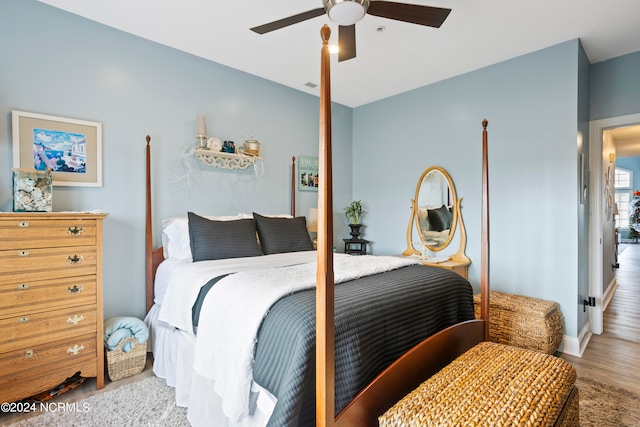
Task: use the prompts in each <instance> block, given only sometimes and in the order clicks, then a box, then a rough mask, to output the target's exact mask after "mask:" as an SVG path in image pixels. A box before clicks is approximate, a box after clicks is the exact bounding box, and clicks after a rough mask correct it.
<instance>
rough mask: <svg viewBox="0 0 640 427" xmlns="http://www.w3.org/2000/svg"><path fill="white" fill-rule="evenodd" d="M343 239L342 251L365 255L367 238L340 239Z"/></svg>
mask: <svg viewBox="0 0 640 427" xmlns="http://www.w3.org/2000/svg"><path fill="white" fill-rule="evenodd" d="M342 240H344V253H345V254H349V255H366V254H367V244H368V243H369V241H368V240H365V239H358V238H352V239H342Z"/></svg>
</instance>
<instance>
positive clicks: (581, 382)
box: [576, 378, 640, 427]
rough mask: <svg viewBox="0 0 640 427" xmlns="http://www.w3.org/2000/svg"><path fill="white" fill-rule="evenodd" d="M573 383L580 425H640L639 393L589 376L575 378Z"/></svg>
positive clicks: (598, 426)
mask: <svg viewBox="0 0 640 427" xmlns="http://www.w3.org/2000/svg"><path fill="white" fill-rule="evenodd" d="M576 384H577V385H578V392H579V393H580V427H591V426H594V427H595V426H597V427H609V426H610V427H635V426H640V396H638V395H636V394H634V393H631V392H628V391H626V390H623V389H620V388H617V387H612V386H610V385H607V384H602V383H600V382H598V381H596V380H593V379H591V378H578V381H577V383H576Z"/></svg>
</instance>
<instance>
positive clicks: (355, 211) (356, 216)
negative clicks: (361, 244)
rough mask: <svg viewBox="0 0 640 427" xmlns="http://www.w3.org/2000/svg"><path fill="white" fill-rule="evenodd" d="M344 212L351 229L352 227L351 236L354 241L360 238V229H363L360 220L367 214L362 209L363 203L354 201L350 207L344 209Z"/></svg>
mask: <svg viewBox="0 0 640 427" xmlns="http://www.w3.org/2000/svg"><path fill="white" fill-rule="evenodd" d="M344 212H345V214H346V215H347V219H348V220H349V227H351V236H353V238H354V239H357V238H358V236H360V228H361V227H362V224H360V219H361V218H362V217H363V216H364V214H365V213H366V211H365V210H364V208H363V207H362V201H361V200H354V201H352V202H351V204H350V205H349V206H347V207H346V208H344Z"/></svg>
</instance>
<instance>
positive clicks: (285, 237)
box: [253, 212, 313, 255]
mask: <svg viewBox="0 0 640 427" xmlns="http://www.w3.org/2000/svg"><path fill="white" fill-rule="evenodd" d="M253 218H254V219H255V220H256V228H257V229H258V237H259V238H260V246H262V251H263V252H264V254H265V255H270V254H280V253H284V252H301V251H312V250H313V243H312V242H311V237H309V232H308V231H307V219H306V218H305V217H303V216H299V217H295V218H282V217H268V216H263V215H259V214H257V213H255V212H254V213H253Z"/></svg>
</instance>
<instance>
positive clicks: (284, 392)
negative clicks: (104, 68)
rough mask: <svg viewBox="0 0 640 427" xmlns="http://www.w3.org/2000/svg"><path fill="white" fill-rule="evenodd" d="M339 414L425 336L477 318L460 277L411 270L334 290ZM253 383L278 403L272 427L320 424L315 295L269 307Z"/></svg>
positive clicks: (430, 269) (299, 296)
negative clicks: (316, 411)
mask: <svg viewBox="0 0 640 427" xmlns="http://www.w3.org/2000/svg"><path fill="white" fill-rule="evenodd" d="M335 307H336V308H335V313H336V314H335V330H336V339H335V392H336V397H335V407H336V413H337V412H339V411H340V410H342V409H343V408H344V407H345V406H346V404H347V403H348V402H349V401H350V400H351V399H352V398H353V397H354V396H355V395H356V394H357V393H358V392H359V391H360V390H361V389H362V388H364V386H365V385H366V384H367V383H369V382H370V381H371V380H372V379H373V378H374V377H375V376H376V375H377V374H378V373H380V372H381V371H382V370H384V369H385V368H386V367H387V366H389V365H390V364H391V363H392V362H393V361H394V360H396V359H398V358H399V357H400V356H401V355H402V354H403V353H405V352H406V351H407V350H409V349H410V348H412V347H413V346H415V345H416V344H418V343H419V342H420V341H422V340H423V339H424V338H426V337H428V336H429V335H432V334H433V333H435V332H437V331H439V330H442V329H444V328H446V327H448V326H450V325H453V324H455V323H459V322H462V321H465V320H470V319H473V317H474V314H473V291H472V288H471V285H470V284H469V283H468V282H467V281H466V280H464V279H463V278H462V277H460V276H459V275H457V274H455V273H453V272H451V271H448V270H444V269H439V268H434V267H425V266H421V265H413V266H409V267H404V268H401V269H398V270H393V271H390V272H386V273H382V274H377V275H374V276H369V277H364V278H361V279H358V280H353V281H350V282H344V283H342V284H339V285H337V286H336V289H335ZM253 376H254V380H255V381H256V382H257V383H258V384H260V385H261V386H263V387H265V388H266V389H267V390H269V391H271V393H273V394H274V395H275V396H276V398H277V399H278V402H277V404H276V407H275V409H274V412H273V414H272V416H271V419H270V421H269V424H268V425H269V426H272V427H295V426H313V425H314V424H315V290H308V291H303V292H299V293H296V294H293V295H289V296H287V297H285V298H282V299H281V300H279V301H278V302H277V303H276V304H275V305H273V306H272V308H271V310H270V311H269V314H268V315H267V316H266V317H265V319H264V321H263V323H262V326H261V328H260V331H259V334H258V343H257V348H256V353H255V362H254V372H253Z"/></svg>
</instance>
